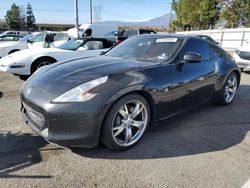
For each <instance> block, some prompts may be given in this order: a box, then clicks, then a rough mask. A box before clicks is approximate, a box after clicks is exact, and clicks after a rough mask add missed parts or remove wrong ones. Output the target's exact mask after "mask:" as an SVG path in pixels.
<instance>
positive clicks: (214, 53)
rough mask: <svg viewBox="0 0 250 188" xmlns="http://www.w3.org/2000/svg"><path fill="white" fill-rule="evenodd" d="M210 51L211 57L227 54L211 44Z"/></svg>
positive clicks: (224, 56)
mask: <svg viewBox="0 0 250 188" xmlns="http://www.w3.org/2000/svg"><path fill="white" fill-rule="evenodd" d="M211 51H212V55H213V57H220V58H226V56H227V54H226V52H224V51H223V50H221V49H219V48H216V47H214V46H211Z"/></svg>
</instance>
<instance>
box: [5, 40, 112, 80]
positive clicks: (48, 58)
mask: <svg viewBox="0 0 250 188" xmlns="http://www.w3.org/2000/svg"><path fill="white" fill-rule="evenodd" d="M112 46H113V43H112V42H111V41H109V40H107V39H104V38H83V39H71V40H69V41H67V42H65V43H64V44H62V45H60V46H58V47H57V48H44V49H39V50H37V49H26V50H22V51H19V52H16V53H13V54H11V55H8V56H6V57H4V58H2V59H0V71H4V72H9V73H12V74H15V75H19V76H20V78H21V79H26V78H27V77H28V76H30V75H31V74H33V73H34V72H35V71H36V70H37V69H38V68H40V67H42V66H44V65H49V64H52V63H55V62H58V61H63V60H68V59H72V58H79V57H87V56H97V55H100V54H101V53H102V52H105V51H107V50H108V49H109V48H111V47H112Z"/></svg>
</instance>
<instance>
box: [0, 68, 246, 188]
mask: <svg viewBox="0 0 250 188" xmlns="http://www.w3.org/2000/svg"><path fill="white" fill-rule="evenodd" d="M22 83H23V82H22V81H20V80H19V79H18V78H17V77H14V76H12V75H9V74H3V73H1V72H0V187H3V188H6V187H18V188H19V187H46V188H50V187H53V188H56V187H74V188H75V187H76V188H77V187H202V188H203V187H216V188H219V187H242V186H243V185H244V184H245V187H246V185H247V184H248V183H247V182H248V181H249V179H250V119H249V118H250V75H247V74H243V78H242V82H241V86H240V89H239V92H238V94H237V98H236V100H235V102H234V104H232V105H230V106H228V107H221V106H218V105H205V106H203V107H200V108H198V109H195V110H192V111H190V112H188V113H185V114H183V115H180V116H178V117H175V118H172V119H170V120H167V121H163V122H160V123H158V124H157V125H155V126H153V127H152V128H151V129H150V130H149V133H148V134H147V135H146V137H145V138H144V140H143V141H142V142H141V143H139V144H138V145H137V146H136V147H135V148H133V149H131V150H129V151H126V152H112V151H110V150H108V149H106V148H105V147H104V146H99V147H98V148H95V149H91V150H87V149H72V150H71V149H62V148H58V147H57V146H53V145H51V144H48V143H47V142H45V141H44V140H43V139H42V138H41V137H39V136H37V135H36V134H34V133H32V132H31V130H30V129H29V128H28V127H27V126H26V125H25V123H24V122H23V121H22V118H21V115H20V113H19V108H20V105H19V96H18V92H19V89H20V87H21V85H22ZM243 187H244V186H243Z"/></svg>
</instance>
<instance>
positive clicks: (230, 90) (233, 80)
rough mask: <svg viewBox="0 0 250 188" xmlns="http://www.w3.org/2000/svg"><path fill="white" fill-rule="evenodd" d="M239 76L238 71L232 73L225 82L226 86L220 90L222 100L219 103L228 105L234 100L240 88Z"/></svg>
mask: <svg viewBox="0 0 250 188" xmlns="http://www.w3.org/2000/svg"><path fill="white" fill-rule="evenodd" d="M238 83H239V80H238V77H237V75H236V73H234V72H233V73H231V74H230V75H229V76H228V78H227V81H226V83H225V84H224V87H223V88H222V90H221V92H220V101H219V103H220V104H221V105H228V104H230V103H232V102H233V100H234V98H235V95H236V92H237V89H238Z"/></svg>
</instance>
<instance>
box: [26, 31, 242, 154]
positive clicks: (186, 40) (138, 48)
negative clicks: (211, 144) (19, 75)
mask: <svg viewBox="0 0 250 188" xmlns="http://www.w3.org/2000/svg"><path fill="white" fill-rule="evenodd" d="M240 77H241V75H240V70H239V68H238V66H237V65H236V64H235V62H234V60H233V59H232V58H231V57H230V55H229V54H228V53H227V52H225V51H224V50H223V49H221V48H220V47H218V46H217V45H215V44H213V43H211V42H208V41H205V40H202V39H200V38H197V37H191V36H179V35H178V36H177V35H145V36H135V37H132V38H130V39H128V40H126V41H125V42H123V43H121V44H120V45H118V46H116V47H115V48H113V49H111V50H110V51H109V52H107V53H106V54H105V55H103V56H99V57H94V58H82V59H77V60H71V61H67V62H62V63H58V64H54V65H50V66H46V67H44V68H41V69H40V70H38V71H37V72H36V73H35V74H34V75H33V76H32V77H31V78H30V79H28V80H27V82H26V83H25V84H24V86H23V88H22V90H21V105H22V109H21V111H22V114H23V117H24V119H25V122H26V123H27V124H28V125H29V126H30V127H31V128H32V129H33V130H34V131H35V132H37V133H38V134H40V135H41V136H42V137H44V138H45V139H46V140H49V141H50V142H54V143H57V144H59V145H62V146H77V147H95V146H97V145H98V143H99V142H102V143H104V144H105V145H106V146H107V147H109V148H110V149H113V150H125V149H129V148H131V147H133V146H135V144H137V143H138V142H139V141H140V140H141V138H142V137H143V135H144V134H145V132H146V131H147V129H148V127H149V124H150V123H151V122H154V121H157V120H162V119H166V118H168V117H171V116H173V115H176V114H179V113H181V112H184V111H186V110H188V109H190V108H192V107H195V106H198V105H200V104H203V103H206V102H209V101H213V102H217V103H219V104H221V105H228V104H230V103H232V101H233V100H234V98H235V96H236V92H237V89H238V86H239V83H240ZM183 131H185V130H183ZM183 134H184V133H183Z"/></svg>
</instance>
